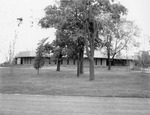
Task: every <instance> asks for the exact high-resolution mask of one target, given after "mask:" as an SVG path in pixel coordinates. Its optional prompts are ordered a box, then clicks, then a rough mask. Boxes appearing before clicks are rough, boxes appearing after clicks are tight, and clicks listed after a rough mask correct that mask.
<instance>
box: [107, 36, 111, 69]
mask: <svg viewBox="0 0 150 115" xmlns="http://www.w3.org/2000/svg"><path fill="white" fill-rule="evenodd" d="M110 44H111V39H110V38H109V42H108V46H107V56H108V70H111V59H110Z"/></svg>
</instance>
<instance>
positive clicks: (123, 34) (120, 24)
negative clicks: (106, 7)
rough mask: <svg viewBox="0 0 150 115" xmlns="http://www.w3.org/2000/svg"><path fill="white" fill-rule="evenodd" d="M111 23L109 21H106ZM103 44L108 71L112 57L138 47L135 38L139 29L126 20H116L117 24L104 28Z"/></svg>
mask: <svg viewBox="0 0 150 115" xmlns="http://www.w3.org/2000/svg"><path fill="white" fill-rule="evenodd" d="M108 21H109V22H111V20H108ZM105 27H106V28H105V29H104V33H105V34H104V36H103V37H104V41H103V42H104V43H105V46H106V49H105V50H104V51H106V52H107V57H108V70H110V69H111V62H112V61H113V59H114V57H115V56H116V55H117V54H119V53H121V51H122V50H126V49H128V48H129V47H131V46H135V47H138V42H137V41H136V38H137V37H138V36H139V33H140V31H139V28H138V27H137V26H136V25H135V24H134V23H133V22H131V21H127V20H126V19H122V18H121V20H118V21H117V22H115V23H113V24H111V25H109V24H108V25H107V26H105Z"/></svg>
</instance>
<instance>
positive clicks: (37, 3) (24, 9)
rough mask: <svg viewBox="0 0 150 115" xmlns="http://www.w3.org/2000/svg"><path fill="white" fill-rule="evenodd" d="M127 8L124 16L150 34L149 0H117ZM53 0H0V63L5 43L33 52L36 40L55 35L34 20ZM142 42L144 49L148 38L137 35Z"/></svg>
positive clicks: (5, 48) (6, 49) (38, 17)
mask: <svg viewBox="0 0 150 115" xmlns="http://www.w3.org/2000/svg"><path fill="white" fill-rule="evenodd" d="M118 1H121V3H122V4H123V5H125V6H126V7H127V9H128V19H130V20H133V21H135V23H136V24H137V25H138V26H139V27H140V28H141V29H142V30H143V33H144V35H145V36H146V35H150V13H149V11H150V7H149V5H150V0H118ZM53 3H54V0H0V17H1V18H0V63H1V62H4V61H5V60H6V57H8V55H9V45H10V43H12V41H13V40H14V38H15V31H16V32H17V35H18V36H17V40H16V46H15V53H17V52H19V51H32V50H33V51H34V50H35V49H36V47H37V43H38V42H39V40H41V39H42V38H45V37H50V39H49V41H52V40H53V39H54V38H55V36H54V35H55V34H54V33H55V30H54V29H41V27H40V26H38V25H37V23H34V24H32V21H35V20H36V21H38V19H40V18H41V17H43V16H44V8H45V7H46V6H47V5H49V4H53ZM19 17H22V18H23V23H22V24H21V25H20V26H19V27H18V26H17V24H18V22H17V18H19ZM141 42H142V43H144V45H142V46H141V47H142V48H143V49H145V50H146V49H148V48H149V47H148V40H146V37H145V38H141Z"/></svg>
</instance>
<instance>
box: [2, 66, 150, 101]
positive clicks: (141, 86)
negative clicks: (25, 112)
mask: <svg viewBox="0 0 150 115" xmlns="http://www.w3.org/2000/svg"><path fill="white" fill-rule="evenodd" d="M55 69H56V68H55V67H47V68H43V69H42V70H41V71H40V75H37V72H36V70H34V69H33V68H22V67H15V68H14V69H13V73H12V74H11V75H10V69H9V68H0V93H3V94H29V95H30V94H31V95H33V94H36V95H59V96H60V95H61V96H91V97H126V98H127V97H134V98H136V97H138V98H150V73H143V72H139V71H129V70H128V69H126V68H115V69H114V68H113V70H111V71H108V70H107V68H102V67H98V68H95V81H89V76H88V74H89V73H88V68H85V70H84V71H85V72H84V75H81V76H80V77H79V78H78V77H76V68H75V67H73V68H72V67H62V68H61V71H60V72H56V71H55Z"/></svg>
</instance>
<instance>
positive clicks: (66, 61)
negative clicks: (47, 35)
mask: <svg viewBox="0 0 150 115" xmlns="http://www.w3.org/2000/svg"><path fill="white" fill-rule="evenodd" d="M35 56H36V54H35V52H30V51H24V52H19V53H18V54H17V55H16V57H15V62H16V65H33V63H34V58H35ZM76 64H77V60H76V59H72V58H66V57H63V58H62V60H61V65H70V66H73V65H76ZM94 64H95V66H107V65H108V59H107V57H106V56H104V55H102V54H100V52H97V51H96V52H95V55H94ZM45 65H47V66H48V65H56V60H53V59H51V57H50V56H45ZM127 65H128V66H130V67H131V68H132V67H133V66H134V59H133V58H128V59H126V58H125V57H120V58H115V59H114V60H113V61H112V66H127ZM84 66H89V61H88V58H87V56H86V55H85V56H84Z"/></svg>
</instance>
